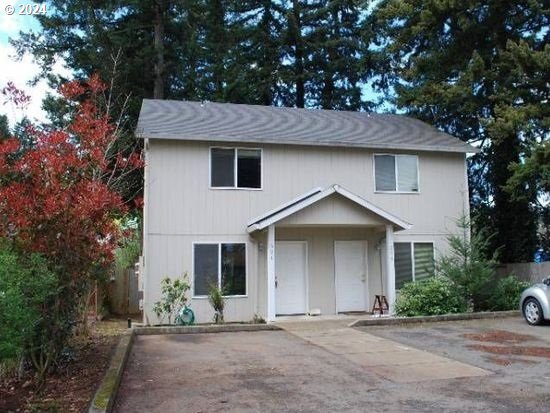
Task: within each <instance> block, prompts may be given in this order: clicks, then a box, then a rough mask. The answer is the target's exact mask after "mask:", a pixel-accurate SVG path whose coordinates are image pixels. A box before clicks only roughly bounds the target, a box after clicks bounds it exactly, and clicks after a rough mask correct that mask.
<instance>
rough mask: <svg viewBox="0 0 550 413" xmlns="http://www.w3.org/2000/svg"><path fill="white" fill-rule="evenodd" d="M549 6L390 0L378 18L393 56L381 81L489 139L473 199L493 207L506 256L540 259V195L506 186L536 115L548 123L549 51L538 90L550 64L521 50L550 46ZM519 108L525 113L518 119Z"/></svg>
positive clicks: (412, 109)
mask: <svg viewBox="0 0 550 413" xmlns="http://www.w3.org/2000/svg"><path fill="white" fill-rule="evenodd" d="M548 7H549V6H548V3H547V2H545V1H544V0H535V1H528V0H520V1H512V0H466V1H461V2H454V1H453V2H449V1H444V0H421V1H416V0H385V1H382V2H381V3H380V4H379V5H378V6H377V8H376V10H375V12H374V14H373V17H372V18H371V19H370V20H369V22H368V24H374V25H375V30H376V34H377V39H378V40H377V46H378V47H379V49H380V52H379V53H380V57H381V59H380V61H381V62H382V63H383V64H382V66H381V67H380V68H379V69H378V70H379V75H380V76H381V77H380V81H379V82H378V84H379V85H380V86H381V87H383V88H384V89H385V90H386V91H388V92H390V93H391V92H392V91H393V92H395V94H394V100H393V101H394V103H395V105H396V106H397V107H398V108H400V109H403V110H405V111H406V112H407V113H409V114H410V115H413V116H416V117H418V118H420V119H423V120H425V121H427V122H429V123H432V124H433V125H435V126H437V127H438V128H440V129H443V130H445V131H446V132H449V133H451V134H453V135H455V136H457V137H459V138H461V139H462V140H464V141H468V142H472V143H476V144H478V145H479V146H480V147H481V148H482V152H481V153H480V154H478V155H476V156H474V157H472V158H471V159H470V164H471V165H472V168H471V171H472V172H473V173H471V174H470V183H471V190H472V197H471V199H472V200H473V203H472V207H473V208H472V209H473V211H474V212H476V211H477V210H481V211H483V212H484V213H485V215H484V216H485V218H486V221H485V222H481V221H480V220H478V221H477V224H478V225H480V226H486V227H488V232H491V233H493V232H494V233H495V237H494V238H493V243H492V248H493V250H494V249H496V248H497V247H502V249H501V254H500V259H501V260H502V261H508V262H518V261H530V260H532V257H533V252H534V249H535V245H536V239H535V232H536V230H535V223H536V220H537V217H536V214H535V212H536V210H535V208H534V207H533V206H534V204H535V202H536V199H535V196H534V195H533V194H531V196H530V197H526V198H523V199H517V198H514V197H512V196H511V194H510V193H509V192H507V191H505V190H504V189H503V187H504V186H505V185H506V184H507V182H508V180H509V179H510V178H511V176H512V171H511V169H510V165H512V164H515V163H521V160H522V158H523V157H524V156H525V155H526V154H528V153H529V152H530V148H531V146H532V144H533V139H535V138H534V136H533V135H532V134H531V131H530V124H531V122H532V120H533V119H535V123H537V124H539V125H542V122H540V121H536V119H541V118H540V117H539V116H544V113H545V109H544V107H545V106H548V104H547V101H548V95H547V94H548V90H547V84H548V78H547V76H548V73H549V72H550V70H549V69H550V68H549V67H548V59H546V62H543V63H542V65H543V67H541V70H542V72H541V73H542V75H543V76H546V84H545V85H544V86H543V87H542V88H540V90H541V92H542V89H544V92H542V93H540V94H539V93H534V94H532V95H531V94H530V91H529V90H530V85H531V84H532V83H535V84H539V85H543V84H544V81H543V82H542V83H538V82H539V77H540V76H539V75H540V74H541V73H538V72H537V73H535V72H530V71H529V70H523V69H524V68H523V66H522V62H521V61H520V60H518V57H522V59H521V60H524V61H530V60H533V59H535V55H536V54H538V53H544V54H547V53H548V49H547V43H548V39H549V36H550V33H549V31H548V30H547V28H548V24H549V21H548V19H549V17H548V16H549V15H550V13H549V11H550V10H549V9H548ZM517 47H519V48H520V49H521V52H518V53H516V57H515V58H514V57H512V55H513V54H514V48H517ZM511 53H512V55H511ZM517 73H522V77H521V78H517V77H516V75H517ZM518 86H519V87H518ZM545 96H546V97H545ZM535 108H536V109H535ZM518 109H519V111H525V117H524V121H522V122H514V121H513V118H514V116H515V115H514V114H515V113H516V112H517V111H518ZM529 111H534V112H537V113H539V115H536V116H534V117H533V116H532V115H531V114H528V112H529ZM546 127H547V125H546ZM547 130H548V129H546V132H544V131H543V132H542V135H541V136H546V137H547V136H548V132H547Z"/></svg>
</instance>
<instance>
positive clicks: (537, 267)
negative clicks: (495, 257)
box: [497, 262, 550, 283]
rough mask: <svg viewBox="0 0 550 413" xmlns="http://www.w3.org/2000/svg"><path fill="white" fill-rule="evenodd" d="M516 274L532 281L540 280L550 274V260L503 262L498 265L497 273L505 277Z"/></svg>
mask: <svg viewBox="0 0 550 413" xmlns="http://www.w3.org/2000/svg"><path fill="white" fill-rule="evenodd" d="M509 274H515V275H516V276H517V277H518V278H520V279H522V280H525V281H529V282H531V283H535V282H540V281H541V280H542V279H543V278H546V277H548V276H550V262H541V263H535V262H526V263H520V264H501V265H499V266H498V267H497V275H498V276H499V277H505V276H507V275H509Z"/></svg>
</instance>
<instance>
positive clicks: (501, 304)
mask: <svg viewBox="0 0 550 413" xmlns="http://www.w3.org/2000/svg"><path fill="white" fill-rule="evenodd" d="M529 285H530V284H529V283H528V282H527V281H522V280H520V279H519V278H518V277H516V276H515V275H513V274H511V275H509V276H508V277H505V278H501V279H499V280H498V281H497V282H496V284H495V285H494V287H493V288H492V289H491V297H490V299H489V304H490V306H491V310H493V311H506V310H517V309H518V307H519V299H520V296H521V292H522V291H523V290H525V289H526V288H527V287H529Z"/></svg>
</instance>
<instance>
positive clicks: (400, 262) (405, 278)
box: [394, 242, 435, 290]
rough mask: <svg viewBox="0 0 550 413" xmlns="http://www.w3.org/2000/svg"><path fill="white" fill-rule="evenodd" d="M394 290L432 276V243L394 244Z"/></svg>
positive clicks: (433, 266)
mask: <svg viewBox="0 0 550 413" xmlns="http://www.w3.org/2000/svg"><path fill="white" fill-rule="evenodd" d="M394 264H395V288H396V289H397V290H399V289H400V288H401V287H403V285H404V284H405V283H408V282H411V281H419V280H422V279H424V278H428V277H431V276H432V275H433V274H434V270H435V264H434V244H433V243H432V242H396V243H395V244H394Z"/></svg>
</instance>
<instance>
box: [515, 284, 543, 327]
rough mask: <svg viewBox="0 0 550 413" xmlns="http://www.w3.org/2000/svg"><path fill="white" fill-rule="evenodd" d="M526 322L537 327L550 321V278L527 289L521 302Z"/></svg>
mask: <svg viewBox="0 0 550 413" xmlns="http://www.w3.org/2000/svg"><path fill="white" fill-rule="evenodd" d="M519 305H520V310H521V312H522V313H523V317H525V321H527V322H528V323H529V324H531V325H533V326H535V325H538V324H541V323H542V322H543V321H544V320H550V277H546V278H545V279H544V280H542V282H541V283H538V284H535V285H533V286H531V287H529V288H527V289H526V290H525V291H524V292H523V293H522V294H521V299H520V300H519Z"/></svg>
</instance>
